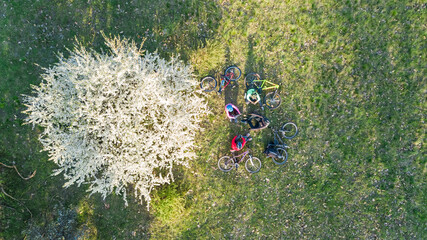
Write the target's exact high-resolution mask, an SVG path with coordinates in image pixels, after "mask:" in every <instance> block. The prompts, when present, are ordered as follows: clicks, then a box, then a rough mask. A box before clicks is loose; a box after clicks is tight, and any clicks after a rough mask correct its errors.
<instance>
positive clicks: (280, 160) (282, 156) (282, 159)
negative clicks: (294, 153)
mask: <svg viewBox="0 0 427 240" xmlns="http://www.w3.org/2000/svg"><path fill="white" fill-rule="evenodd" d="M276 151H277V152H278V153H279V157H277V158H274V157H272V158H271V159H272V160H273V162H274V163H275V164H277V165H283V164H285V163H286V162H287V161H288V152H287V151H286V150H285V149H284V148H280V147H279V148H276Z"/></svg>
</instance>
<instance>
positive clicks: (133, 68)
mask: <svg viewBox="0 0 427 240" xmlns="http://www.w3.org/2000/svg"><path fill="white" fill-rule="evenodd" d="M105 40H106V45H107V46H108V47H109V49H110V51H109V52H108V53H102V54H100V53H97V52H95V51H92V50H86V49H85V48H84V47H82V46H81V45H76V47H75V48H74V50H72V51H70V56H69V57H64V56H63V55H62V54H59V56H58V58H59V62H58V63H57V64H55V65H54V66H52V67H50V68H49V69H44V71H45V72H44V74H42V76H41V77H42V82H41V83H40V85H38V86H33V88H34V94H33V95H32V96H24V100H25V103H26V106H27V110H26V111H24V112H26V113H27V114H28V118H27V122H28V123H31V124H33V125H34V124H37V125H39V126H41V127H43V128H42V129H43V132H42V133H41V135H40V142H41V143H42V145H43V150H45V151H47V152H48V153H49V157H50V158H49V159H50V160H51V161H53V162H55V163H56V164H57V165H58V169H56V171H55V172H54V174H60V173H63V175H64V177H65V179H66V183H65V185H64V187H68V186H70V185H72V184H77V185H78V186H80V185H81V184H89V188H88V191H89V192H90V193H91V194H93V193H101V194H102V196H103V197H104V198H105V197H106V196H107V195H108V194H110V193H112V192H113V191H115V192H116V193H117V194H121V195H122V196H123V198H124V200H125V202H126V191H127V190H126V188H127V187H133V188H134V193H135V196H136V197H137V198H138V199H139V200H141V201H142V200H143V199H144V200H145V201H146V202H147V208H148V207H149V203H150V200H151V198H150V192H151V190H152V189H153V187H155V186H158V185H162V184H167V183H170V181H173V174H172V168H173V165H175V164H181V165H185V166H188V165H187V161H188V160H189V159H192V158H194V157H195V153H194V147H195V146H194V138H195V133H196V131H197V130H198V129H199V122H200V121H201V118H202V117H203V116H205V115H206V114H207V113H208V110H207V105H206V103H205V102H204V99H203V98H202V97H201V96H200V94H201V92H200V91H199V90H195V89H196V85H197V84H198V83H197V81H195V80H194V78H193V76H192V73H191V72H192V69H191V67H190V66H187V65H185V64H183V63H182V62H180V61H178V60H177V59H176V58H172V59H171V60H170V61H166V60H164V59H162V58H160V57H159V55H158V54H157V53H145V52H143V51H141V49H140V48H138V47H137V45H136V44H135V43H134V42H129V41H128V40H126V39H120V38H107V37H105ZM126 204H127V202H126Z"/></svg>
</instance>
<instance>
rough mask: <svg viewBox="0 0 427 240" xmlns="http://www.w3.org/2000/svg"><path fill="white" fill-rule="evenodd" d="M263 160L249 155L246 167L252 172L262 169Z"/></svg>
mask: <svg viewBox="0 0 427 240" xmlns="http://www.w3.org/2000/svg"><path fill="white" fill-rule="evenodd" d="M261 166H262V164H261V160H259V158H257V157H252V158H251V157H249V158H248V159H247V160H246V162H245V168H246V170H247V171H248V172H250V173H257V172H259V170H260V169H261Z"/></svg>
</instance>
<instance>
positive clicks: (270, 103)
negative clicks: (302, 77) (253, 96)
mask: <svg viewBox="0 0 427 240" xmlns="http://www.w3.org/2000/svg"><path fill="white" fill-rule="evenodd" d="M264 103H265V105H267V107H268V108H269V109H276V108H278V107H279V106H280V104H281V103H282V98H281V97H280V95H279V94H278V93H276V92H269V93H267V94H266V95H265V97H264Z"/></svg>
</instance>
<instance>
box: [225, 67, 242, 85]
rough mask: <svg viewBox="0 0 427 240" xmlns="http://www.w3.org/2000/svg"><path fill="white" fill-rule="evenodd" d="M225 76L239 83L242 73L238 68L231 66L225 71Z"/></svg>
mask: <svg viewBox="0 0 427 240" xmlns="http://www.w3.org/2000/svg"><path fill="white" fill-rule="evenodd" d="M224 75H225V76H226V77H227V78H228V79H230V80H231V81H237V79H239V78H240V76H241V75H242V71H241V70H240V68H238V67H236V66H231V67H228V68H227V69H225V72H224Z"/></svg>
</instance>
